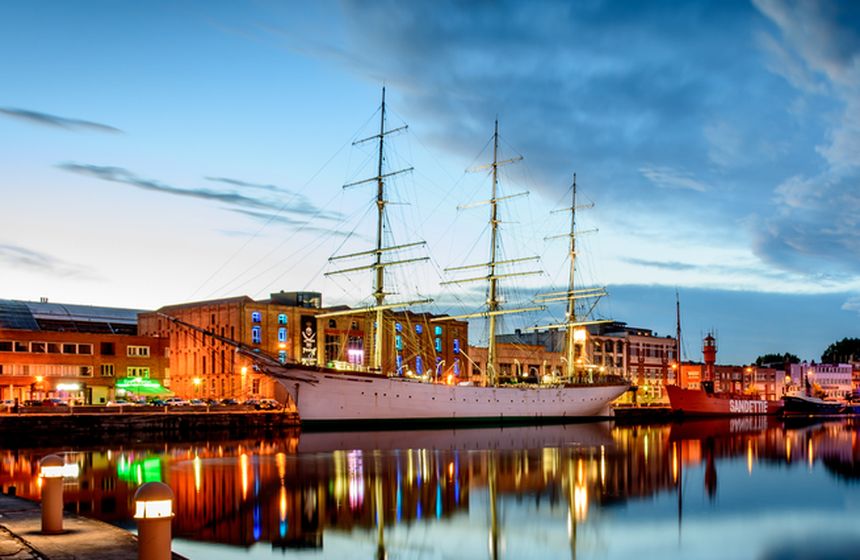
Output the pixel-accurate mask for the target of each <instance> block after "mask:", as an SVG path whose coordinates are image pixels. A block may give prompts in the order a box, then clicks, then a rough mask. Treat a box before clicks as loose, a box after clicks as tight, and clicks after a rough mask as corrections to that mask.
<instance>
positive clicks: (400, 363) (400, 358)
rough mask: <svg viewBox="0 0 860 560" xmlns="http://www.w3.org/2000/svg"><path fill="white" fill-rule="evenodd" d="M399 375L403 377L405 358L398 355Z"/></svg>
mask: <svg viewBox="0 0 860 560" xmlns="http://www.w3.org/2000/svg"><path fill="white" fill-rule="evenodd" d="M397 375H403V356H401V355H400V354H397Z"/></svg>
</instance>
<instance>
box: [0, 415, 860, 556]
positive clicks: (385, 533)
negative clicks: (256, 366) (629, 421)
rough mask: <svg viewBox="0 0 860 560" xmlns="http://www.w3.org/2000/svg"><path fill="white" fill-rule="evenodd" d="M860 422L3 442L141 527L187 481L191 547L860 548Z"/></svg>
mask: <svg viewBox="0 0 860 560" xmlns="http://www.w3.org/2000/svg"><path fill="white" fill-rule="evenodd" d="M858 429H860V421H858V420H857V419H845V420H841V421H830V422H819V423H812V422H804V423H802V424H798V425H792V424H783V423H782V422H779V421H776V420H769V419H765V418H744V419H733V420H718V421H716V420H708V421H700V422H687V423H683V424H674V425H661V426H638V427H624V426H616V425H613V424H610V423H588V424H574V425H567V426H548V427H540V428H536V427H528V428H505V429H475V430H457V431H453V430H441V431H403V432H396V431H395V432H354V433H305V434H300V433H298V432H295V433H288V434H285V435H283V436H281V437H278V438H275V439H266V440H250V439H249V440H240V441H206V442H200V443H193V444H188V443H183V444H167V445H152V444H141V445H135V444H126V445H115V446H111V447H98V448H82V447H77V448H72V447H68V448H32V449H29V448H28V449H3V450H2V451H0V458H2V467H0V484H2V486H3V489H4V490H7V489H8V487H9V486H13V485H14V486H15V487H16V491H17V493H18V495H21V496H24V497H28V498H34V499H37V498H38V496H39V492H40V486H39V481H38V478H37V477H36V476H35V473H36V471H37V468H38V460H39V459H40V458H41V457H42V456H44V455H45V454H46V453H49V452H54V453H57V452H58V453H61V454H63V455H64V457H65V458H66V461H67V462H68V463H76V464H77V465H78V466H79V471H80V474H79V476H78V477H77V478H74V479H73V478H69V479H66V485H65V497H66V502H67V507H68V508H69V509H72V510H75V511H77V512H79V513H81V514H83V515H87V516H92V517H95V518H98V519H102V520H105V521H109V522H111V523H116V524H120V525H122V526H125V527H129V528H133V527H134V524H133V521H131V517H132V511H133V508H132V504H131V500H132V497H133V495H134V492H135V490H136V489H137V487H138V485H140V484H141V483H143V482H147V481H152V480H160V481H162V482H165V483H167V484H169V485H170V486H171V487H172V488H173V489H174V491H175V493H176V499H177V502H176V506H175V510H176V518H175V520H174V525H173V531H174V537H175V540H174V550H175V551H177V552H179V553H181V554H184V555H185V556H187V557H189V558H193V559H198V558H202V559H205V560H216V559H228V558H229V559H233V558H238V559H245V558H248V559H250V558H254V559H259V558H279V559H291V558H303V559H304V558H308V559H309V558H314V559H322V558H338V559H341V558H344V559H345V558H368V559H375V558H383V557H387V558H390V559H407V558H408V559H418V558H420V559H453V558H469V559H478V558H488V559H494V558H505V559H519V558H535V559H545V558H578V559H592V558H600V559H616V558H617V559H630V558H635V559H646V558H660V559H671V558H683V559H698V558H702V559H707V558H714V559H721V560H722V559H725V558H732V559H745V558H750V559H765V560H777V559H780V560H790V559H800V558H803V559H810V558H820V559H830V558H834V559H835V558H840V559H842V558H860V484H858V482H860V444H858Z"/></svg>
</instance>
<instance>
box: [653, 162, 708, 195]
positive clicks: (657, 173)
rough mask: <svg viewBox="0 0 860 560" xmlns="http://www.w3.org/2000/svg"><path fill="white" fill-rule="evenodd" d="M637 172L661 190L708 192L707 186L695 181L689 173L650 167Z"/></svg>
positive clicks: (668, 168)
mask: <svg viewBox="0 0 860 560" xmlns="http://www.w3.org/2000/svg"><path fill="white" fill-rule="evenodd" d="M639 172H640V173H641V174H642V175H644V176H645V177H646V178H647V179H648V180H649V181H651V182H652V183H653V184H654V185H656V186H658V187H660V188H663V189H687V190H691V191H697V192H705V191H706V190H708V186H707V185H705V184H704V183H702V182H701V181H697V180H696V179H694V178H693V177H692V175H690V174H689V173H685V172H683V171H678V170H676V169H672V168H670V167H652V166H649V165H646V166H644V167H640V168H639Z"/></svg>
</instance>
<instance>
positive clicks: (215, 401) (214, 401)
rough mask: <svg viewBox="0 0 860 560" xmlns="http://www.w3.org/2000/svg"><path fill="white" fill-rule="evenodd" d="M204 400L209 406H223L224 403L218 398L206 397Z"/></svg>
mask: <svg viewBox="0 0 860 560" xmlns="http://www.w3.org/2000/svg"><path fill="white" fill-rule="evenodd" d="M203 402H204V403H206V404H207V405H209V406H221V404H222V402H221V401H219V400H218V399H204V400H203Z"/></svg>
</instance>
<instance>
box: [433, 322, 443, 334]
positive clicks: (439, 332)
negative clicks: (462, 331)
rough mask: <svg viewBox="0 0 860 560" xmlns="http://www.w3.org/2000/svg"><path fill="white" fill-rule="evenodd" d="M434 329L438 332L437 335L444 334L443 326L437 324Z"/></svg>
mask: <svg viewBox="0 0 860 560" xmlns="http://www.w3.org/2000/svg"><path fill="white" fill-rule="evenodd" d="M433 331H434V332H435V333H436V336H442V327H440V326H438V325H437V326H436V327H435V328H434V329H433Z"/></svg>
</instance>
